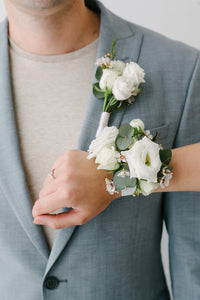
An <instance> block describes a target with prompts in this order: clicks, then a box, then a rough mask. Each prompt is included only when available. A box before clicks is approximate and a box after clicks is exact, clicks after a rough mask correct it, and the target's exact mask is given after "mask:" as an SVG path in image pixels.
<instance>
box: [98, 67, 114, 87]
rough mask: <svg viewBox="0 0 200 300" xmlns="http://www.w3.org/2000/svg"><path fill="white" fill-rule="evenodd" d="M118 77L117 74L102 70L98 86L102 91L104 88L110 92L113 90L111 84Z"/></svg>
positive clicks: (109, 70)
mask: <svg viewBox="0 0 200 300" xmlns="http://www.w3.org/2000/svg"><path fill="white" fill-rule="evenodd" d="M117 77H118V73H117V72H115V71H113V70H111V69H103V74H102V76H101V79H100V82H99V86H100V88H101V89H102V90H105V89H106V88H107V89H108V90H109V91H110V92H111V91H112V88H113V82H114V81H115V79H116V78H117Z"/></svg>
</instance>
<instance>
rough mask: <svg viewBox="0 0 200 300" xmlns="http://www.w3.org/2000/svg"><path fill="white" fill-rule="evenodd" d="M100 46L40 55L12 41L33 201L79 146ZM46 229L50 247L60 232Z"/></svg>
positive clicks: (16, 93) (18, 122)
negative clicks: (59, 163) (57, 163)
mask: <svg viewBox="0 0 200 300" xmlns="http://www.w3.org/2000/svg"><path fill="white" fill-rule="evenodd" d="M97 46H98V40H95V41H94V42H92V43H91V44H89V45H87V46H86V47H84V48H82V49H79V50H77V51H74V52H71V53H67V54H61V55H54V56H41V55H35V54H31V53H28V52H26V51H24V50H22V49H21V48H19V47H18V46H17V45H16V44H14V43H13V41H10V42H9V53H10V66H11V82H12V90H13V101H14V110H15V116H16V125H17V131H18V136H19V144H20V151H21V156H22V162H23V166H24V170H25V174H26V178H27V184H28V187H29V191H30V195H31V198H32V201H33V203H34V202H35V201H36V200H37V199H38V194H39V192H40V190H41V188H42V186H43V181H44V179H45V177H46V176H47V174H48V173H49V171H50V168H51V166H52V164H53V163H54V161H55V160H56V159H57V158H58V157H59V156H60V155H61V154H62V153H64V152H66V151H67V150H69V149H74V148H76V147H77V140H78V136H79V134H80V130H81V126H82V124H83V120H84V115H85V110H86V106H87V102H88V98H89V94H90V92H91V84H92V78H93V72H94V68H95V59H96V53H97ZM43 229H44V233H45V235H46V238H47V241H48V244H49V247H50V248H51V247H52V245H53V241H54V237H55V230H53V229H51V228H49V227H46V226H43Z"/></svg>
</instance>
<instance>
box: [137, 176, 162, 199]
mask: <svg viewBox="0 0 200 300" xmlns="http://www.w3.org/2000/svg"><path fill="white" fill-rule="evenodd" d="M139 185H140V190H141V192H142V194H143V195H144V196H148V195H150V194H151V193H152V192H153V191H154V190H155V189H157V188H158V187H159V183H154V182H148V181H145V180H140V181H139Z"/></svg>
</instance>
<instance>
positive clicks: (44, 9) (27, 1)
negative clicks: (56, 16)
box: [6, 0, 75, 16]
mask: <svg viewBox="0 0 200 300" xmlns="http://www.w3.org/2000/svg"><path fill="white" fill-rule="evenodd" d="M6 1H7V2H10V3H11V4H12V5H14V6H15V7H17V8H18V9H19V10H21V11H24V12H27V13H29V14H32V15H38V16H39V15H41V16H42V15H51V14H52V13H55V12H56V11H59V10H63V9H65V10H70V9H71V7H72V6H73V4H74V2H75V1H74V0H6Z"/></svg>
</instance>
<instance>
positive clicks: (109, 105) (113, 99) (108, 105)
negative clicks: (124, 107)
mask: <svg viewBox="0 0 200 300" xmlns="http://www.w3.org/2000/svg"><path fill="white" fill-rule="evenodd" d="M115 103H116V99H115V97H114V96H112V97H111V99H110V101H109V102H108V104H107V106H106V111H108V109H109V108H110V107H111V106H112V105H114V104H115Z"/></svg>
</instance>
